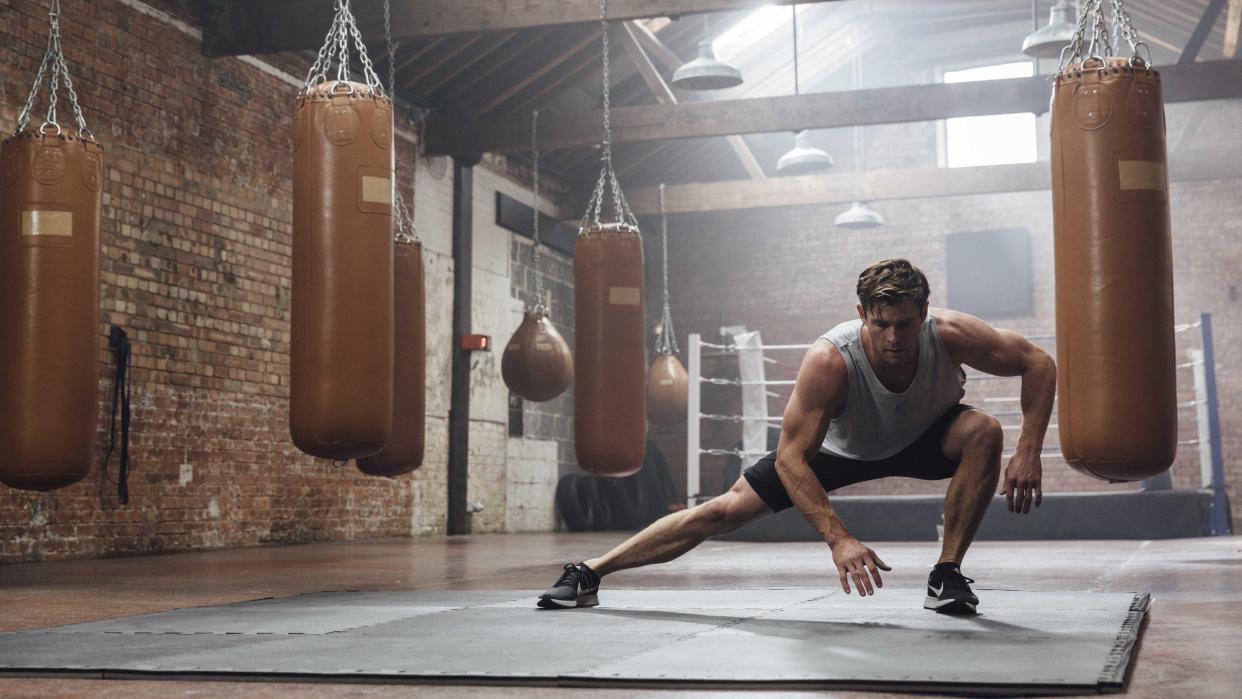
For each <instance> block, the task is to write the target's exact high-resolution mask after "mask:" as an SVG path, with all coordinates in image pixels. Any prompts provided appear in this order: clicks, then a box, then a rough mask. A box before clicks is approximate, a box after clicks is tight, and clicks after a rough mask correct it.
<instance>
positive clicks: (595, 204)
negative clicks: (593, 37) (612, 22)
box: [581, 0, 638, 230]
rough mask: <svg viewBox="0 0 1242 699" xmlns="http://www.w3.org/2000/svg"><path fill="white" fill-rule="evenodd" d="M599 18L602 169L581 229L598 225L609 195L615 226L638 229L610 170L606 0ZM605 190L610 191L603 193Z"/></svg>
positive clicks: (610, 136) (610, 94) (615, 177)
mask: <svg viewBox="0 0 1242 699" xmlns="http://www.w3.org/2000/svg"><path fill="white" fill-rule="evenodd" d="M599 16H600V19H599V23H600V28H601V29H602V33H603V37H604V38H603V46H604V140H603V142H602V143H601V144H600V151H601V152H600V161H601V162H602V166H601V168H600V173H599V179H598V180H597V181H596V182H595V189H594V191H592V192H591V198H590V200H589V201H588V202H587V210H586V213H585V214H583V216H582V226H581V229H582V230H586V228H587V225H588V224H594V225H595V226H599V225H600V215H601V214H602V210H603V205H604V197H605V196H606V194H609V193H610V194H611V195H612V196H611V198H612V207H613V215H614V216H615V217H616V220H617V222H619V223H626V224H629V225H631V226H633V227H634V228H637V227H638V218H637V217H636V216H634V212H633V211H631V210H630V204H629V202H628V201H627V200H626V198H625V194H624V193H623V192H622V191H621V184H620V183H619V182H618V181H617V173H616V171H615V170H614V169H613V164H612V92H611V91H612V86H611V82H612V74H611V64H610V61H609V55H608V54H609V42H608V0H600V3H599ZM606 189H607V190H611V191H610V192H605V190H606Z"/></svg>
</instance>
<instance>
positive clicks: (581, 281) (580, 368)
mask: <svg viewBox="0 0 1242 699" xmlns="http://www.w3.org/2000/svg"><path fill="white" fill-rule="evenodd" d="M643 301H644V299H643V242H642V238H641V237H640V236H639V233H638V229H637V228H634V227H633V226H630V225H627V224H624V223H608V224H599V225H591V226H590V227H588V228H586V229H585V230H584V231H583V232H582V233H580V234H579V235H578V238H577V240H576V241H575V243H574V338H575V340H574V361H575V366H574V375H575V385H574V445H575V448H576V451H577V456H578V465H579V466H581V467H582V468H584V469H586V470H587V471H590V472H592V473H595V474H597V475H601V476H615V477H620V476H628V475H630V474H632V473H636V472H637V471H638V470H639V469H640V468H642V464H643V456H644V454H645V452H646V443H647V407H646V395H645V391H644V388H645V386H646V380H645V379H646V371H647V352H646V348H647V343H646V322H645V317H644V314H643Z"/></svg>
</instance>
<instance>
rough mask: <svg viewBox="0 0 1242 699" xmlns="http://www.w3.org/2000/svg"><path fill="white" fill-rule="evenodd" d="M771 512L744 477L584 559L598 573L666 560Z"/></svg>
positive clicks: (601, 574) (605, 573)
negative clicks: (717, 492)
mask: <svg viewBox="0 0 1242 699" xmlns="http://www.w3.org/2000/svg"><path fill="white" fill-rule="evenodd" d="M770 512H771V510H770V509H768V506H767V505H765V504H764V502H763V500H761V499H760V498H759V495H758V494H756V493H755V490H754V488H752V487H751V486H750V483H748V482H746V479H745V478H738V479H737V482H736V483H734V484H733V488H731V489H730V490H729V492H727V493H725V494H723V495H720V496H718V497H715V498H713V499H712V500H710V501H708V502H705V503H703V504H701V505H696V506H695V507H692V508H690V509H688V510H682V511H681V512H675V513H673V514H671V515H668V516H666V517H662V518H660V519H659V520H657V521H655V522H653V523H652V524H651V525H650V526H648V527H647V528H646V529H644V530H642V531H640V532H638V533H637V534H635V535H634V536H631V537H630V538H629V539H626V540H625V541H624V542H623V543H622V544H620V545H619V546H617V547H616V548H614V549H613V550H611V551H609V552H608V553H606V554H604V555H603V556H601V557H599V558H592V559H591V560H589V561H584V562H585V563H586V565H587V566H588V567H589V568H590V569H591V570H593V571H595V572H596V573H597V574H598V575H600V576H601V577H602V576H605V575H608V574H609V573H615V572H617V571H619V570H626V569H629V568H638V567H640V566H645V565H650V564H652V563H667V562H668V561H671V560H673V559H674V558H677V557H678V556H680V555H682V554H683V553H685V552H687V551H689V550H690V549H693V548H694V547H695V546H698V545H699V544H701V543H703V541H704V540H706V539H708V538H710V537H713V536H718V535H720V534H725V533H728V532H731V531H733V530H734V529H737V528H738V527H740V526H742V525H743V524H746V523H747V522H750V521H751V520H754V519H756V518H758V517H761V516H763V515H766V514H769V513H770Z"/></svg>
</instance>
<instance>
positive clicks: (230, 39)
mask: <svg viewBox="0 0 1242 699" xmlns="http://www.w3.org/2000/svg"><path fill="white" fill-rule="evenodd" d="M797 1H798V2H800V3H815V2H832V1H834V0H797ZM793 2H794V0H610V2H609V5H608V16H609V19H611V20H629V19H644V18H648V17H670V16H673V17H681V16H686V15H693V14H701V13H705V12H728V11H732V10H744V9H749V8H757V7H759V6H762V5H770V4H778V5H788V4H792V3H793ZM333 4H334V3H333V0H286V1H284V2H274V1H273V0H267V1H265V2H259V1H257V0H220V2H218V9H216V10H215V11H213V12H212V13H211V14H210V16H209V18H208V20H207V22H206V26H205V27H204V31H203V54H204V55H207V56H239V55H244V54H261V53H279V52H281V51H301V50H304V49H317V48H318V47H319V46H320V44H321V43H323V36H324V32H326V31H327V29H328V27H329V26H330V25H331V24H332V8H333ZM353 8H354V16H355V18H356V19H357V22H358V29H359V31H360V32H361V33H362V37H363V39H364V40H366V41H368V42H371V41H374V42H379V41H381V40H382V39H383V38H384V12H383V0H355V1H354V2H353ZM598 21H599V1H598V0H392V35H393V39H394V40H396V41H404V40H406V39H412V38H415V37H433V36H446V35H450V34H470V33H475V32H495V31H512V30H518V29H533V28H537V27H557V26H563V25H567V24H583V23H588V22H598Z"/></svg>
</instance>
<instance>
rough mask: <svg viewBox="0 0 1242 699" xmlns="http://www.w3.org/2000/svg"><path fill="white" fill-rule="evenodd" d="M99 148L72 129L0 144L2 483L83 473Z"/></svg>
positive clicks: (95, 360)
mask: <svg viewBox="0 0 1242 699" xmlns="http://www.w3.org/2000/svg"><path fill="white" fill-rule="evenodd" d="M102 184H103V149H102V148H100V147H99V144H98V143H96V142H95V141H94V139H91V138H87V139H83V138H81V137H79V135H78V132H77V131H76V130H75V129H70V128H64V127H59V126H55V125H47V126H46V131H41V130H39V129H25V130H23V131H22V132H20V133H18V134H17V135H15V136H13V137H12V138H9V139H7V140H5V141H4V143H3V145H0V329H3V333H4V339H3V340H2V341H0V481H3V482H4V483H5V484H7V485H10V486H13V487H14V488H22V489H26V490H52V489H54V488H63V487H65V486H67V485H71V484H73V483H76V482H77V481H79V480H81V479H82V478H83V477H85V476H86V474H87V473H88V472H89V471H90V466H91V461H92V458H93V455H94V450H95V423H96V419H95V418H96V411H97V409H98V393H99V390H98V382H99V369H100V365H99V348H100V340H99V216H100V205H101V201H102V197H101V190H102Z"/></svg>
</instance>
